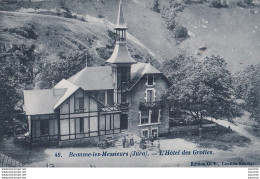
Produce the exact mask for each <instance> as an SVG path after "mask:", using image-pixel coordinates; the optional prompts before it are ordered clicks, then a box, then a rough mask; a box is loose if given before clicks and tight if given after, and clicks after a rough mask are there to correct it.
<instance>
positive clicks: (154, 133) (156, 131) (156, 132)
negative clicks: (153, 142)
mask: <svg viewBox="0 0 260 179" xmlns="http://www.w3.org/2000/svg"><path fill="white" fill-rule="evenodd" d="M152 136H153V137H158V128H154V129H152Z"/></svg>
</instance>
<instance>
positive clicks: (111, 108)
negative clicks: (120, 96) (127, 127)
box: [100, 103, 129, 112]
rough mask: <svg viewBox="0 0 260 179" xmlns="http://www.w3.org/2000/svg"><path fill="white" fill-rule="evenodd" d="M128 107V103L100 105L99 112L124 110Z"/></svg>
mask: <svg viewBox="0 0 260 179" xmlns="http://www.w3.org/2000/svg"><path fill="white" fill-rule="evenodd" d="M128 108H129V103H121V104H113V105H109V106H105V105H102V106H100V110H101V112H112V111H124V110H127V109H128Z"/></svg>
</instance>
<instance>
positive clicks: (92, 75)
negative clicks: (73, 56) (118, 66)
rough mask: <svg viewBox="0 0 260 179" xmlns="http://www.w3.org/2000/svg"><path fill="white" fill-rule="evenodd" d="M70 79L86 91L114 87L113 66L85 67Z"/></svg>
mask: <svg viewBox="0 0 260 179" xmlns="http://www.w3.org/2000/svg"><path fill="white" fill-rule="evenodd" d="M68 81H69V82H70V83H72V84H74V85H76V86H78V87H80V88H82V89H83V90H85V91H91V90H107V89H113V77H112V68H111V67H110V66H99V67H85V68H84V69H82V70H81V71H79V72H78V73H76V74H75V75H73V76H72V77H70V78H69V79H68Z"/></svg>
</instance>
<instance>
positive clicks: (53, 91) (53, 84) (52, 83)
mask: <svg viewBox="0 0 260 179" xmlns="http://www.w3.org/2000/svg"><path fill="white" fill-rule="evenodd" d="M51 85H52V94H53V96H55V89H54V86H55V82H54V80H52V81H51Z"/></svg>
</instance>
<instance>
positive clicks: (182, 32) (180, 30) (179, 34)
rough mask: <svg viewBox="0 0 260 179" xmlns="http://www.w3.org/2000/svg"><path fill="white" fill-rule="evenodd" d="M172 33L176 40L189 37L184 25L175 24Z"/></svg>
mask: <svg viewBox="0 0 260 179" xmlns="http://www.w3.org/2000/svg"><path fill="white" fill-rule="evenodd" d="M174 35H175V38H176V39H177V40H185V39H186V38H188V37H189V34H188V29H187V28H186V27H184V26H177V27H176V28H175V29H174Z"/></svg>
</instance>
